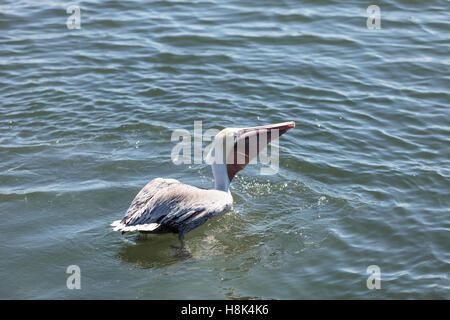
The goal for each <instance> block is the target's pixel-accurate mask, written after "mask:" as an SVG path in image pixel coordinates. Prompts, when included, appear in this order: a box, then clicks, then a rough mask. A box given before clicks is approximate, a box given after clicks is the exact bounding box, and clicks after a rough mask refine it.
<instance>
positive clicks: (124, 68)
mask: <svg viewBox="0 0 450 320" xmlns="http://www.w3.org/2000/svg"><path fill="white" fill-rule="evenodd" d="M69 4H78V5H79V6H80V8H81V29H68V28H67V26H66V20H67V18H68V17H69V14H67V13H66V9H67V7H68V6H69ZM369 4H370V3H361V2H359V1H353V2H352V3H347V4H345V5H344V4H342V3H341V2H338V1H307V2H302V3H300V2H297V1H293V0H286V1H279V0H264V1H258V2H255V1H250V0H246V1H234V0H233V1H230V0H227V1H225V0H216V1H214V0H212V1H165V0H161V1H152V2H148V3H147V2H143V1H89V2H87V1H80V2H77V3H72V2H70V3H69V2H63V1H28V0H24V1H12V0H7V1H2V3H1V4H0V30H1V33H0V101H1V102H0V123H1V126H0V159H1V161H0V214H1V218H2V223H1V224H0V234H1V247H0V248H1V249H0V250H1V257H2V261H1V263H0V267H1V269H0V275H1V285H0V298H3V299H5V298H8V299H9V298H25V299H73V298H77V299H78V298H82V299H93V298H96V299H107V298H112V299H135V298H138V299H141V298H144V299H173V298H177V299H185V298H190V299H236V298H269V299H272V298H274V299H311V298H326V299H334V298H339V299H348V298H355V299H378V298H387V299H394V298H401V299H403V298H427V299H428V298H439V299H449V298H450V279H449V271H450V254H449V240H450V238H449V231H450V219H449V214H450V212H449V208H450V203H449V199H450V197H449V195H450V192H449V191H450V189H449V177H450V163H449V158H450V144H449V138H450V126H449V119H450V111H449V108H448V103H449V93H448V89H449V69H450V60H449V55H448V53H449V43H450V42H449V32H448V31H449V22H448V21H449V14H448V12H449V6H448V2H447V1H427V2H420V1H400V0H390V1H384V2H383V4H380V9H381V29H379V30H369V29H368V28H367V26H366V20H367V13H366V9H367V6H368V5H369ZM195 120H197V121H200V120H201V121H202V122H203V128H204V130H206V129H209V128H217V129H222V128H224V127H239V126H256V125H263V124H270V123H277V122H283V121H290V120H294V121H295V122H296V124H297V125H296V128H295V129H293V130H291V131H289V132H288V133H287V134H285V135H283V136H282V137H281V139H280V170H279V173H278V174H276V175H272V176H261V175H258V168H259V167H258V166H251V167H250V166H249V167H248V168H246V169H245V170H244V171H243V172H241V174H240V175H239V176H238V177H236V179H235V180H234V181H233V183H232V194H233V197H234V200H235V205H234V209H233V210H230V211H228V212H227V213H225V214H223V215H220V216H217V217H215V218H214V219H211V220H209V221H208V222H207V223H206V224H204V225H203V226H201V227H200V228H198V229H196V230H194V231H192V232H191V233H189V234H188V235H187V237H186V244H187V247H188V249H189V251H190V253H191V257H190V258H189V257H188V258H182V257H179V256H177V255H175V254H174V251H173V249H172V248H171V245H176V244H178V241H177V237H176V236H175V235H162V236H152V237H149V238H148V239H141V238H138V237H136V236H135V235H132V234H130V235H129V234H127V235H124V236H122V235H120V234H119V233H114V232H112V231H111V229H110V228H109V223H110V222H112V221H113V220H117V219H119V218H121V217H122V215H123V213H124V212H125V210H126V209H127V207H128V205H129V204H130V202H131V200H132V199H133V197H134V195H135V194H136V193H137V192H138V191H139V190H140V188H142V187H143V186H144V185H145V184H146V183H147V182H148V181H149V180H151V179H153V178H155V177H165V178H176V179H179V180H181V181H182V182H185V183H189V184H193V185H196V186H199V187H211V186H212V175H211V171H210V168H209V167H208V166H207V165H206V164H202V165H195V164H192V165H180V166H176V165H174V164H173V163H172V161H171V158H170V154H171V150H172V148H173V147H174V146H175V144H174V143H173V142H171V141H170V137H171V133H172V131H173V130H175V129H187V130H189V131H191V132H192V130H193V125H194V121H195ZM69 265H78V266H79V267H80V269H81V290H69V289H67V287H66V279H67V277H68V276H69V275H68V274H66V268H67V267H68V266H69ZM370 265H377V266H379V268H380V271H381V289H379V290H377V289H374V290H369V289H368V288H367V286H366V281H367V278H368V276H369V274H367V268H368V266H370Z"/></svg>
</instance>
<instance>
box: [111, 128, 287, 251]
mask: <svg viewBox="0 0 450 320" xmlns="http://www.w3.org/2000/svg"><path fill="white" fill-rule="evenodd" d="M293 127H295V122H293V121H291V122H283V123H277V124H272V125H267V126H258V127H248V128H226V129H223V130H222V131H220V132H219V133H218V134H217V135H216V136H215V137H214V140H213V142H212V143H211V148H210V151H209V153H208V155H207V157H206V162H207V163H209V164H210V165H211V167H212V172H213V176H214V189H210V190H207V189H200V188H197V187H194V186H190V185H186V184H183V183H181V182H179V181H178V180H175V179H162V178H156V179H153V180H151V181H150V182H149V183H148V184H147V185H146V186H145V187H144V188H142V190H141V191H140V192H139V193H138V194H137V195H136V197H135V198H134V200H133V201H132V202H131V205H130V207H129V208H128V210H127V212H126V213H125V216H124V217H123V218H122V219H121V220H117V221H114V222H113V223H111V226H112V227H113V230H114V231H120V232H122V234H123V233H125V232H131V231H139V232H140V233H144V234H147V233H155V234H160V233H170V232H171V233H177V234H178V237H179V239H180V242H181V245H182V247H183V246H184V241H183V239H184V235H185V234H186V233H188V232H189V231H191V230H192V229H194V228H196V227H198V226H200V225H201V224H203V223H205V222H206V220H208V219H209V218H211V217H213V216H215V215H217V214H219V213H222V212H224V211H226V210H228V209H229V208H231V206H232V204H233V197H232V196H231V192H230V183H231V181H232V180H233V178H234V176H235V175H236V174H237V173H238V172H239V171H241V170H242V169H244V168H245V166H246V165H247V164H248V163H249V162H250V161H251V160H252V159H253V158H255V156H257V154H258V153H259V152H260V151H261V150H262V149H264V148H265V147H266V146H267V144H269V143H270V141H271V140H272V139H276V138H277V137H279V136H281V135H282V134H284V133H285V132H286V131H288V130H289V129H291V128H293ZM263 138H265V139H263ZM224 141H226V142H227V141H231V143H225V145H226V146H225V147H223V145H224ZM252 143H253V144H256V147H252ZM242 146H244V148H243V147H242ZM239 157H241V158H240V159H239ZM224 160H225V161H224Z"/></svg>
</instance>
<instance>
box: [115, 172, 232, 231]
mask: <svg viewBox="0 0 450 320" xmlns="http://www.w3.org/2000/svg"><path fill="white" fill-rule="evenodd" d="M231 203H232V199H231V195H230V194H229V193H226V192H223V191H218V190H203V189H199V188H196V187H193V186H189V185H185V184H182V183H180V182H179V181H177V180H173V179H155V180H152V181H150V182H149V183H148V184H147V185H146V186H145V187H144V188H143V189H142V190H141V191H140V192H139V193H138V195H137V196H136V197H135V199H134V200H133V202H132V203H131V206H130V208H129V209H128V211H127V213H126V214H125V216H124V218H123V219H122V220H120V221H115V222H113V223H112V224H111V225H112V226H113V227H114V230H115V231H122V232H127V231H146V232H163V231H173V232H180V233H186V232H188V231H190V230H192V229H193V228H195V227H197V226H199V225H200V224H202V223H204V222H205V221H206V220H207V219H208V218H209V217H211V216H213V215H216V214H218V213H221V212H223V211H224V210H226V209H228V208H229V207H230V206H231Z"/></svg>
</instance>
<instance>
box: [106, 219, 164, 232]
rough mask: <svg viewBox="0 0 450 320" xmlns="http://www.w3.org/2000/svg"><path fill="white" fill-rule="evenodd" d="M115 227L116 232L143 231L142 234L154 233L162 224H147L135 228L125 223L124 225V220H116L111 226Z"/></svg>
mask: <svg viewBox="0 0 450 320" xmlns="http://www.w3.org/2000/svg"><path fill="white" fill-rule="evenodd" d="M110 226H111V227H113V230H114V231H122V233H124V232H130V231H141V232H152V231H155V230H156V229H157V228H158V227H159V226H160V224H159V223H145V224H137V225H134V226H127V225H126V224H125V223H122V220H116V221H114V222H113V223H111V224H110Z"/></svg>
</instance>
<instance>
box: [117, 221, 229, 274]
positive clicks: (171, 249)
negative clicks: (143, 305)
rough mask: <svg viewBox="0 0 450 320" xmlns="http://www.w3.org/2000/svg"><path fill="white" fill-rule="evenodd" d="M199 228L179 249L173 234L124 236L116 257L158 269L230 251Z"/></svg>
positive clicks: (221, 240) (140, 265) (137, 264)
mask: <svg viewBox="0 0 450 320" xmlns="http://www.w3.org/2000/svg"><path fill="white" fill-rule="evenodd" d="M202 229H204V228H202V227H200V229H199V230H198V232H197V231H194V232H193V233H191V235H190V236H189V238H188V239H187V241H185V244H184V246H183V247H181V246H180V242H179V240H178V237H177V236H176V235H173V234H162V235H153V234H150V235H142V234H139V235H137V234H136V235H133V236H128V237H127V238H126V240H125V242H124V243H123V245H122V246H121V248H120V249H119V252H118V253H117V255H116V256H117V257H118V259H120V260H122V261H124V262H126V263H131V264H134V265H136V266H138V267H140V268H144V269H155V268H156V269H158V268H165V267H168V266H171V265H175V264H177V263H191V262H192V263H193V262H196V261H199V260H204V259H210V258H212V257H213V256H218V255H223V254H226V253H227V252H229V251H230V248H228V246H227V245H226V244H225V243H224V241H223V239H220V238H219V239H218V238H217V237H215V236H214V235H213V234H214V232H212V234H205V233H204V230H202ZM208 233H209V232H208Z"/></svg>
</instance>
